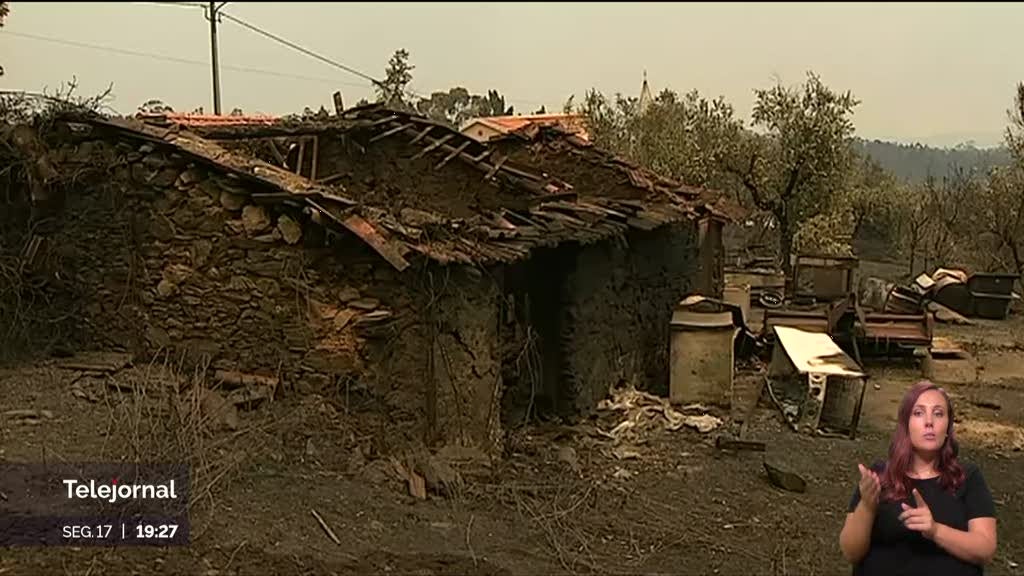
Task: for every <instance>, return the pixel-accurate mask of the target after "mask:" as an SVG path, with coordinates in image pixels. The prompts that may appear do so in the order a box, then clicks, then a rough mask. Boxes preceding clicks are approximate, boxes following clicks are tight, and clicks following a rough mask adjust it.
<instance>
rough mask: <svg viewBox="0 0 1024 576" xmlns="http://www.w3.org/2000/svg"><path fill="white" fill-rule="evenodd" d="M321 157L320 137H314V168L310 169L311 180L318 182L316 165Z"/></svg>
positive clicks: (312, 160) (312, 159)
mask: <svg viewBox="0 0 1024 576" xmlns="http://www.w3.org/2000/svg"><path fill="white" fill-rule="evenodd" d="M319 156H320V137H319V136H313V157H312V158H311V159H310V161H311V162H312V166H310V168H309V179H310V180H313V181H314V182H315V181H316V164H317V160H318V158H319Z"/></svg>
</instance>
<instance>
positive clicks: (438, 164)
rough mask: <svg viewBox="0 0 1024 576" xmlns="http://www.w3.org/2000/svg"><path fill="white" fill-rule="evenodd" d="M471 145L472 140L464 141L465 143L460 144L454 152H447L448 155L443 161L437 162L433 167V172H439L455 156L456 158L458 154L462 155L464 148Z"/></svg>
mask: <svg viewBox="0 0 1024 576" xmlns="http://www.w3.org/2000/svg"><path fill="white" fill-rule="evenodd" d="M472 143H473V141H472V140H466V141H465V142H463V143H462V144H460V145H459V147H458V148H456V149H455V150H452V151H451V152H449V153H448V155H447V156H445V157H444V159H443V160H441V161H440V162H438V163H437V164H436V165H435V166H434V170H440V169H441V168H443V167H444V165H445V164H447V163H449V162H451V161H452V160H453V159H454V158H455V157H456V156H458V155H459V154H462V152H463V151H464V150H465V149H466V148H469V146H470V144H472Z"/></svg>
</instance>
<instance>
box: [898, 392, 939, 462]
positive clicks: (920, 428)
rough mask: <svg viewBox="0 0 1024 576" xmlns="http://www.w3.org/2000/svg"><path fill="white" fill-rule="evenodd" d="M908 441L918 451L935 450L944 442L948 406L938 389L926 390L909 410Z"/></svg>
mask: <svg viewBox="0 0 1024 576" xmlns="http://www.w3.org/2000/svg"><path fill="white" fill-rule="evenodd" d="M908 428H909V429H910V443H911V444H912V445H913V446H914V450H917V451H918V452H937V451H938V450H939V449H940V448H942V445H943V443H945V442H946V430H947V429H948V428H949V406H947V405H946V398H945V396H943V395H942V393H941V392H939V391H938V390H928V391H926V392H925V393H924V394H921V396H919V397H918V399H917V403H916V404H914V409H913V410H911V411H910V422H909V423H908Z"/></svg>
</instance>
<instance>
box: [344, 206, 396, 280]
mask: <svg viewBox="0 0 1024 576" xmlns="http://www.w3.org/2000/svg"><path fill="white" fill-rule="evenodd" d="M342 225H343V226H344V227H345V228H347V229H348V230H349V231H350V232H352V233H353V234H355V235H356V236H359V237H360V238H362V239H363V241H365V242H366V243H367V244H369V245H370V247H371V248H373V249H374V250H376V251H377V253H378V254H380V255H381V256H383V257H384V259H385V260H387V261H388V262H389V263H390V264H391V265H392V266H394V267H395V269H396V270H398V271H399V272H401V271H403V270H405V269H406V268H408V267H409V261H408V260H406V259H405V258H403V257H402V254H401V253H400V252H399V249H398V247H397V246H395V245H393V244H392V243H391V242H388V240H387V238H385V237H384V236H383V235H382V234H381V233H380V232H379V231H378V230H377V229H376V228H375V227H374V226H373V225H372V224H370V223H369V222H367V221H366V220H364V219H363V217H362V216H360V215H358V214H352V215H350V216H349V217H348V218H345V219H344V220H343V221H342Z"/></svg>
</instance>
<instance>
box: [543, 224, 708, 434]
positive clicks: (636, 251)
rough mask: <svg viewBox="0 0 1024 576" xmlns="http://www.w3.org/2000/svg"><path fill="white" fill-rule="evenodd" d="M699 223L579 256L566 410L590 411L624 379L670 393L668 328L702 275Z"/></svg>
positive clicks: (573, 276)
mask: <svg viewBox="0 0 1024 576" xmlns="http://www.w3.org/2000/svg"><path fill="white" fill-rule="evenodd" d="M697 226H698V225H697V223H695V222H685V223H680V224H676V225H672V226H664V227H661V228H658V229H656V230H654V231H651V232H640V231H636V232H632V233H630V234H628V235H627V236H626V237H625V239H624V241H621V242H615V243H613V242H603V243H600V244H595V245H592V246H587V247H585V248H583V249H582V251H581V252H580V254H579V256H578V258H577V260H576V264H575V267H574V269H573V271H572V272H571V273H570V274H569V275H568V278H567V279H566V284H565V296H564V298H565V303H566V310H565V312H564V316H563V318H564V320H563V323H562V327H561V333H562V348H563V354H564V359H563V367H562V387H563V388H562V390H563V394H562V397H561V398H560V401H561V406H562V410H563V411H570V412H574V413H582V414H586V413H588V412H590V411H592V410H593V409H594V408H595V407H596V406H597V403H598V402H599V401H600V400H601V399H602V398H604V397H605V396H606V395H607V393H608V390H609V388H610V387H611V386H613V385H616V384H618V383H619V382H621V381H627V382H633V383H634V384H636V385H637V386H638V387H640V388H644V389H647V390H649V391H651V392H653V393H656V394H662V395H667V393H668V382H669V324H670V321H671V318H672V310H673V308H674V307H675V305H676V303H678V302H679V300H681V299H682V298H683V297H685V296H686V294H687V293H689V292H690V291H691V290H692V289H693V288H694V286H695V283H696V281H697V277H698V262H697V258H698V250H697V243H698V231H697Z"/></svg>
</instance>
